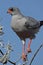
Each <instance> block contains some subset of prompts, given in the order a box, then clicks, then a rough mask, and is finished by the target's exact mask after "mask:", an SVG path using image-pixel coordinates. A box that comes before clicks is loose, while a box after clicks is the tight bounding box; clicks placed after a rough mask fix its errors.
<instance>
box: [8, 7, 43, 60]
mask: <svg viewBox="0 0 43 65" xmlns="http://www.w3.org/2000/svg"><path fill="white" fill-rule="evenodd" d="M7 12H8V13H9V14H10V15H11V16H12V21H11V28H12V29H13V31H14V32H16V34H17V35H18V36H19V37H20V39H21V40H22V42H23V52H22V58H23V60H26V54H25V40H26V38H29V39H30V42H29V43H28V48H27V52H31V49H30V45H31V42H32V39H34V38H35V37H36V36H35V35H36V33H38V32H39V29H40V27H41V26H43V21H37V20H36V19H34V18H32V17H29V16H24V15H23V14H22V13H21V11H20V10H19V8H17V7H11V8H9V9H8V11H7Z"/></svg>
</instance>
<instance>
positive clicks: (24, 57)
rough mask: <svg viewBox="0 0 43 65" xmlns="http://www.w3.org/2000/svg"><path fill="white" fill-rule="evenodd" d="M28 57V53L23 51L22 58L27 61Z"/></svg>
mask: <svg viewBox="0 0 43 65" xmlns="http://www.w3.org/2000/svg"><path fill="white" fill-rule="evenodd" d="M26 59H27V55H26V54H25V53H22V60H23V61H26Z"/></svg>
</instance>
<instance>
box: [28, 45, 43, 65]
mask: <svg viewBox="0 0 43 65" xmlns="http://www.w3.org/2000/svg"><path fill="white" fill-rule="evenodd" d="M41 47H43V44H41V45H40V47H39V48H38V49H37V51H36V52H35V54H34V56H33V57H32V59H31V61H30V64H29V65H31V64H32V62H33V60H34V58H35V56H36V55H37V53H38V52H39V50H40V49H41Z"/></svg>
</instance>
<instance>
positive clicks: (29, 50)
mask: <svg viewBox="0 0 43 65" xmlns="http://www.w3.org/2000/svg"><path fill="white" fill-rule="evenodd" d="M31 42H32V39H30V41H29V43H28V48H27V52H28V53H29V52H31V49H30V45H31Z"/></svg>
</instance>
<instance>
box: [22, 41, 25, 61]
mask: <svg viewBox="0 0 43 65" xmlns="http://www.w3.org/2000/svg"><path fill="white" fill-rule="evenodd" d="M22 43H23V49H22V59H23V61H26V54H25V41H24V40H22Z"/></svg>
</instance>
